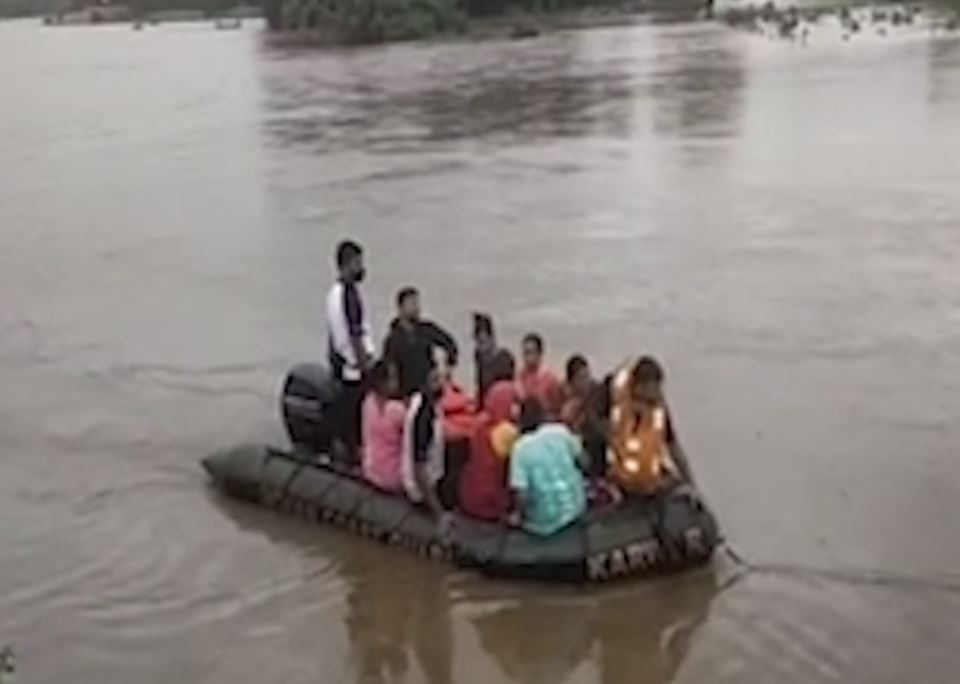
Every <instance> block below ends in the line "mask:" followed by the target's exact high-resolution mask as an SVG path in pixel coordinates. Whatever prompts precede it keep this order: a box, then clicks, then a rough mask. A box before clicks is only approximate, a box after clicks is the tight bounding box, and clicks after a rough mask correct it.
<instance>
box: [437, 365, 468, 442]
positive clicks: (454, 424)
mask: <svg viewBox="0 0 960 684" xmlns="http://www.w3.org/2000/svg"><path fill="white" fill-rule="evenodd" d="M436 356H437V357H439V358H438V359H437V363H436V365H437V369H438V371H439V373H440V383H441V385H442V387H443V389H442V390H441V392H440V401H439V403H438V406H439V408H440V413H441V415H442V416H443V436H444V439H446V440H447V442H456V441H459V440H469V439H470V438H471V437H472V436H473V432H474V430H475V429H476V426H477V415H476V407H475V406H474V402H473V399H471V398H470V396H469V395H468V394H467V393H466V392H465V391H464V390H463V388H462V387H460V385H458V384H457V381H456V379H455V378H454V377H453V365H452V363H451V357H449V356H447V357H446V358H443V354H442V353H441V354H437V355H436Z"/></svg>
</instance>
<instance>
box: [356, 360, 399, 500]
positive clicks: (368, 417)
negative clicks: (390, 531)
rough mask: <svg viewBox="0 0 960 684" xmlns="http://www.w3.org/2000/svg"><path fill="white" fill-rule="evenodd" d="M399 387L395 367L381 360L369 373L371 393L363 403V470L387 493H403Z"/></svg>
mask: <svg viewBox="0 0 960 684" xmlns="http://www.w3.org/2000/svg"><path fill="white" fill-rule="evenodd" d="M398 393H399V385H398V382H397V372H396V368H394V366H393V365H391V364H389V363H387V362H386V361H378V362H377V363H376V364H374V366H373V368H372V369H371V371H370V391H369V393H368V394H367V397H366V399H364V400H363V420H362V425H363V447H362V454H363V456H362V462H361V465H362V468H363V476H364V478H365V479H366V480H367V481H368V482H370V483H371V484H372V485H374V486H376V487H378V488H380V489H382V490H384V491H387V492H400V491H402V490H403V481H402V479H401V477H400V458H401V455H402V453H403V423H404V418H405V416H406V408H405V407H404V405H403V402H402V401H400V400H399V399H397V398H396V397H397V395H398Z"/></svg>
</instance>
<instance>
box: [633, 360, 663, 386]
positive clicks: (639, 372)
mask: <svg viewBox="0 0 960 684" xmlns="http://www.w3.org/2000/svg"><path fill="white" fill-rule="evenodd" d="M633 381H634V382H635V383H641V382H658V383H659V382H663V367H662V366H661V365H660V363H659V362H658V361H657V360H656V359H655V358H653V357H652V356H643V357H641V358H640V360H639V361H637V365H636V366H634V367H633Z"/></svg>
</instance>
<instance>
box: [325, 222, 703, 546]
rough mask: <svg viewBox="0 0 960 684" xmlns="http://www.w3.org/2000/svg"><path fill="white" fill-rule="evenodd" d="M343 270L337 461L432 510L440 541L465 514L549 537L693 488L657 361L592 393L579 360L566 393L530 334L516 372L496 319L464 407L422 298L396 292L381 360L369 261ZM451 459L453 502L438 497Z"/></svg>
mask: <svg viewBox="0 0 960 684" xmlns="http://www.w3.org/2000/svg"><path fill="white" fill-rule="evenodd" d="M336 263H337V271H338V278H337V281H336V282H335V283H334V285H333V287H331V289H330V291H329V294H328V296H327V302H326V315H327V325H328V329H329V336H330V365H331V368H332V369H333V372H334V374H335V376H336V378H337V380H338V381H339V382H340V384H341V385H342V391H341V393H340V395H339V399H338V400H337V401H336V402H335V404H334V406H333V407H332V409H333V410H332V415H331V418H332V425H333V429H334V433H335V434H334V440H333V445H332V456H333V458H334V459H335V460H337V461H339V462H341V463H345V464H349V465H351V466H356V467H358V468H359V470H360V472H361V473H362V476H363V477H364V478H365V479H366V480H367V481H368V482H369V483H370V484H372V485H373V486H375V487H377V488H379V489H381V490H383V491H385V492H390V493H396V494H402V495H404V496H406V497H408V498H409V499H410V500H411V501H413V502H415V503H417V504H420V505H424V506H427V507H429V509H430V510H431V511H432V512H433V513H434V514H435V515H436V517H437V520H438V523H439V524H440V526H441V532H442V533H443V534H446V533H447V532H448V531H449V529H450V525H451V521H452V517H451V515H450V514H451V512H452V511H454V510H457V511H459V512H461V513H462V514H464V515H467V516H471V517H474V518H478V519H481V520H489V521H502V522H509V523H510V524H512V525H516V526H519V527H522V528H523V529H525V530H527V531H529V532H531V533H533V534H537V535H551V534H554V533H556V532H558V531H559V530H562V529H563V528H565V527H567V526H568V525H570V524H571V523H572V522H574V521H575V520H577V519H578V518H579V517H580V516H582V515H583V514H584V512H585V511H586V510H587V508H588V507H590V506H592V505H611V504H615V503H616V502H618V501H620V500H621V499H622V498H623V497H634V496H640V497H651V496H657V495H659V494H661V493H663V492H665V491H669V490H671V489H673V488H674V487H676V486H678V485H680V484H685V483H688V484H692V481H693V478H692V474H691V472H690V467H689V464H688V462H687V459H686V456H685V454H684V452H683V450H682V448H681V447H680V443H679V440H678V438H677V434H676V430H675V428H674V426H673V424H672V421H671V418H670V412H669V409H668V407H667V403H666V400H665V398H664V394H663V382H664V372H663V369H662V368H661V366H660V364H659V363H658V362H657V361H656V360H655V359H653V358H652V357H649V356H642V357H639V358H636V359H633V360H631V361H630V362H628V363H625V364H623V365H622V366H621V367H620V368H618V369H616V370H615V371H614V372H613V373H611V374H609V375H607V376H606V377H605V378H603V379H602V380H598V379H595V378H594V376H593V374H592V372H591V368H590V364H589V362H588V361H587V359H586V358H585V357H584V356H583V355H581V354H576V355H573V356H571V357H570V358H569V359H568V360H567V362H566V368H565V371H566V372H565V377H564V378H563V379H561V378H560V377H559V376H558V375H556V374H555V373H553V372H552V371H551V370H550V369H549V368H548V367H547V366H546V363H545V360H544V359H545V344H544V340H543V337H542V336H541V335H539V334H537V333H529V334H527V335H525V336H524V338H523V340H522V349H521V351H522V362H521V367H520V368H519V369H517V368H516V361H515V357H514V355H513V354H512V353H511V352H510V351H509V350H508V349H506V348H504V347H501V346H499V344H498V342H497V337H496V334H495V328H494V323H493V320H492V318H491V317H490V316H488V315H486V314H474V317H473V342H474V350H475V351H474V363H475V373H476V390H475V393H474V394H473V396H470V395H469V394H468V393H467V392H465V391H464V390H463V388H461V387H460V386H459V385H458V384H457V383H456V382H455V380H454V378H453V370H454V368H455V367H456V365H457V363H458V360H459V349H458V346H457V342H456V340H455V339H454V337H453V336H452V335H450V334H449V333H448V332H447V331H445V330H444V329H443V328H442V327H440V326H439V325H437V324H436V323H434V322H432V321H429V320H426V319H425V318H423V316H422V315H421V308H420V295H419V293H418V291H417V290H416V289H415V288H412V287H406V288H403V289H402V290H400V291H399V292H398V294H397V298H396V306H397V315H396V318H395V319H394V320H393V322H392V323H391V325H390V329H389V332H388V333H387V335H386V338H385V340H384V343H383V345H382V347H380V353H379V355H378V353H377V346H376V344H375V342H374V337H373V330H372V327H371V325H370V319H369V316H368V310H367V307H366V303H365V301H364V298H363V295H362V292H361V283H362V282H363V280H364V275H365V268H364V256H363V249H362V248H361V247H360V245H358V244H357V243H355V242H353V241H345V242H342V243H340V245H339V246H338V247H337V252H336ZM451 453H454V454H457V455H458V459H457V463H458V467H457V470H458V472H457V473H456V478H455V481H454V485H455V486H454V487H453V492H452V494H451V493H450V492H449V491H447V492H444V491H441V488H440V487H439V485H440V483H441V481H442V480H444V479H445V475H446V476H447V478H446V479H448V480H449V475H450V473H448V472H447V469H448V464H449V463H450V462H451V459H450V455H451Z"/></svg>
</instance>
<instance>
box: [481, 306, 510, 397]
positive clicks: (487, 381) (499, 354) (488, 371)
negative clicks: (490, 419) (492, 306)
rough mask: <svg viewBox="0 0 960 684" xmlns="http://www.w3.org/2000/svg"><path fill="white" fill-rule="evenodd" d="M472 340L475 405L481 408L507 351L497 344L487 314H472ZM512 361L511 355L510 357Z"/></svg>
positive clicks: (501, 366)
mask: <svg viewBox="0 0 960 684" xmlns="http://www.w3.org/2000/svg"><path fill="white" fill-rule="evenodd" d="M473 342H474V346H475V350H474V361H475V363H476V377H477V394H476V401H477V407H478V408H481V409H482V408H483V400H484V398H485V397H486V396H487V390H489V389H490V387H491V386H492V385H493V383H494V382H496V381H497V379H503V378H502V377H499V376H500V375H502V373H501V372H498V369H499V370H500V371H502V368H503V364H504V362H505V355H509V352H508V351H507V350H505V349H503V348H501V347H498V346H497V337H496V334H495V333H494V329H493V319H492V318H490V316H488V315H487V314H482V313H475V314H473ZM510 358H511V361H512V358H513V357H512V356H511V357H510Z"/></svg>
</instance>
